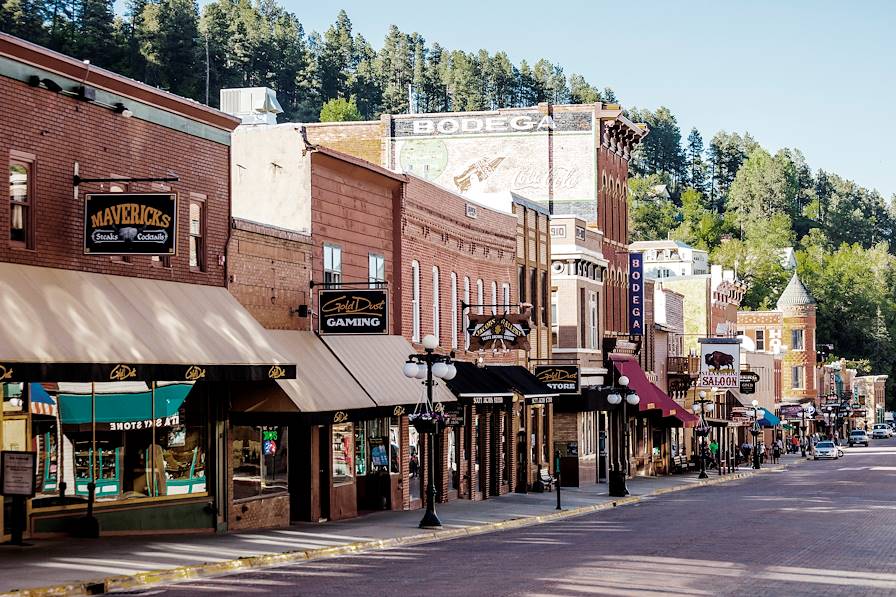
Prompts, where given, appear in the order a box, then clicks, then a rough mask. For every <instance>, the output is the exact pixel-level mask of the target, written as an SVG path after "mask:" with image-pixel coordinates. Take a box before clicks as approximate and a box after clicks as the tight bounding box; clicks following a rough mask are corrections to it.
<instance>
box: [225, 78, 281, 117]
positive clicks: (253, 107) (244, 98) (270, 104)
mask: <svg viewBox="0 0 896 597" xmlns="http://www.w3.org/2000/svg"><path fill="white" fill-rule="evenodd" d="M221 111H222V112H226V113H228V114H230V115H232V116H236V117H237V118H239V119H240V120H241V121H242V123H243V124H277V114H282V113H283V108H282V107H280V102H278V101H277V93H276V92H275V91H274V90H273V89H269V88H267V87H244V88H240V89H222V90H221Z"/></svg>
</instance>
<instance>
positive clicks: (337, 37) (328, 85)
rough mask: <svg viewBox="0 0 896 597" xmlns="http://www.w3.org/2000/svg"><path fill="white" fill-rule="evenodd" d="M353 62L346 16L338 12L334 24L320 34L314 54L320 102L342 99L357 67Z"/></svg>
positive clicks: (353, 49)
mask: <svg viewBox="0 0 896 597" xmlns="http://www.w3.org/2000/svg"><path fill="white" fill-rule="evenodd" d="M356 58H357V53H356V51H355V45H354V39H353V38H352V22H351V20H350V19H349V18H348V14H346V12H345V11H344V10H340V11H339V14H338V15H337V16H336V22H335V23H334V24H332V25H330V27H329V28H328V29H327V30H326V31H325V32H324V35H323V43H322V45H321V47H320V51H319V52H318V54H317V70H318V78H319V84H320V89H319V93H320V97H321V99H322V100H323V101H327V100H329V99H331V98H335V97H345V96H346V94H347V93H348V91H349V87H350V85H351V79H352V76H353V74H354V71H355V68H356V66H357V65H356Z"/></svg>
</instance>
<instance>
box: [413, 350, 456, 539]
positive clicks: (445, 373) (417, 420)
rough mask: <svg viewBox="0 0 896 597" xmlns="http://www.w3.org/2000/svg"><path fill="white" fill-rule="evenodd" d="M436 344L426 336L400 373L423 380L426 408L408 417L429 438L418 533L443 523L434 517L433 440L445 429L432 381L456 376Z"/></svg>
mask: <svg viewBox="0 0 896 597" xmlns="http://www.w3.org/2000/svg"><path fill="white" fill-rule="evenodd" d="M438 346H439V341H438V339H437V338H436V337H435V336H432V335H427V336H425V337H424V338H423V353H422V354H412V355H410V356H408V360H407V362H406V363H405V364H404V367H403V369H402V370H403V372H404V374H405V376H406V377H409V378H411V379H420V380H423V384H424V385H425V386H426V404H425V405H423V407H422V408H420V406H418V410H417V411H415V412H414V413H413V414H411V415H409V416H408V419H410V421H411V424H412V425H413V426H414V428H415V429H417V431H418V432H420V433H428V434H429V438H430V439H429V458H428V461H429V462H428V466H427V468H428V469H429V471H428V474H427V483H426V485H427V487H426V513H425V514H424V515H423V519H422V520H420V528H421V529H438V528H441V527H442V521H441V520H439V517H438V516H436V495H437V494H436V481H435V468H436V456H435V454H436V440H437V438H438V437H439V434H440V432H441V431H442V429H443V428H444V426H445V418H444V416H443V415H442V414H441V413H440V412H436V411H435V410H434V409H433V402H432V388H433V386H434V385H435V383H436V382H435V381H434V380H433V377H437V378H439V379H444V380H445V381H450V380H452V379H454V376H455V375H457V367H455V366H454V363H452V360H453V359H454V353H453V352H452V353H451V354H449V355H440V354H436V353H435V350H436V348H438Z"/></svg>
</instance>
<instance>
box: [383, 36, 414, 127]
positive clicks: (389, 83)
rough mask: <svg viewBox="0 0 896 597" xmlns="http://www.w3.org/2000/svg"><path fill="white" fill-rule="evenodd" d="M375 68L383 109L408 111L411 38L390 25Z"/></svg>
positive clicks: (388, 111)
mask: <svg viewBox="0 0 896 597" xmlns="http://www.w3.org/2000/svg"><path fill="white" fill-rule="evenodd" d="M377 70H378V72H379V76H380V85H381V87H382V89H383V111H384V112H386V113H388V114H404V113H406V112H407V111H408V85H409V84H410V83H411V81H412V78H413V74H414V72H413V67H412V52H411V40H410V39H409V36H408V35H407V34H404V33H402V32H401V31H400V30H399V29H398V27H396V26H395V25H391V26H390V27H389V32H388V33H387V34H386V39H385V41H384V42H383V47H382V48H381V49H380V51H379V53H378V54H377Z"/></svg>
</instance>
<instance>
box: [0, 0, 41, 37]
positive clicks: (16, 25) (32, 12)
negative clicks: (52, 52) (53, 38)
mask: <svg viewBox="0 0 896 597" xmlns="http://www.w3.org/2000/svg"><path fill="white" fill-rule="evenodd" d="M44 8H45V3H44V2H43V1H42V0H5V1H3V2H2V3H0V31H3V32H5V33H9V34H11V35H15V36H16V37H21V38H22V39H27V40H28V41H32V42H34V43H38V44H46V43H47V41H48V39H47V34H46V31H45V30H44V23H43V20H44V14H43V12H44Z"/></svg>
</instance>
